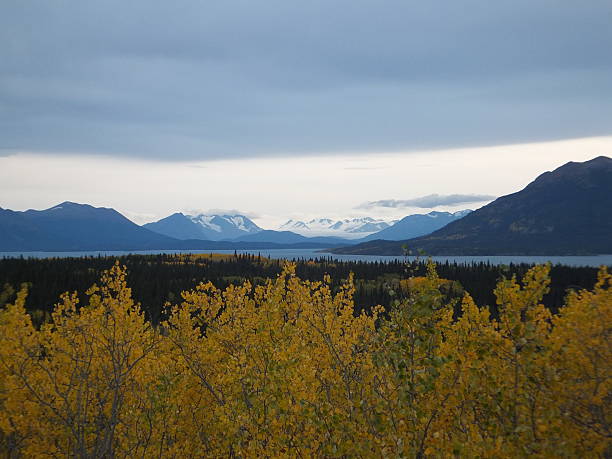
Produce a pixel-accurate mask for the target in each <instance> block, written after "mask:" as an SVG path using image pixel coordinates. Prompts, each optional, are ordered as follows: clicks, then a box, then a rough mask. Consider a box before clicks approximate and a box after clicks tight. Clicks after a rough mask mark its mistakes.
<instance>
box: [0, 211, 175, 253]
mask: <svg viewBox="0 0 612 459" xmlns="http://www.w3.org/2000/svg"><path fill="white" fill-rule="evenodd" d="M0 236H1V237H0V250H3V251H22V250H47V251H55V250H61V251H63V250H109V249H112V250H127V249H135V248H142V249H147V248H157V247H159V246H164V245H168V244H170V243H172V242H173V241H174V240H173V239H172V238H169V237H166V236H162V235H160V234H156V233H154V232H152V231H149V230H147V229H145V228H142V227H140V226H138V225H136V224H135V223H133V222H131V221H130V220H128V219H127V218H125V217H124V216H123V215H121V214H120V213H119V212H117V211H116V210H114V209H107V208H102V207H92V206H90V205H87V204H76V203H73V202H64V203H62V204H59V205H57V206H54V207H51V208H50V209H46V210H28V211H25V212H13V211H7V210H3V211H2V212H1V213H0Z"/></svg>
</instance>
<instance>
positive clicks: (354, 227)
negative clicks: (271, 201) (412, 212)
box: [278, 217, 397, 239]
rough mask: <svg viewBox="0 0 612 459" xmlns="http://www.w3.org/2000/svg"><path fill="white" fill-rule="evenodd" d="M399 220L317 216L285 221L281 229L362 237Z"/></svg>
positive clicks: (347, 237) (323, 234) (299, 232)
mask: <svg viewBox="0 0 612 459" xmlns="http://www.w3.org/2000/svg"><path fill="white" fill-rule="evenodd" d="M396 222H397V220H392V221H385V220H380V219H374V218H371V217H360V218H351V219H348V218H345V219H342V220H340V219H331V218H315V219H312V220H309V221H307V222H304V221H301V220H288V221H287V222H285V223H283V224H282V225H281V226H280V227H279V228H278V230H279V231H292V232H294V233H297V234H301V235H302V236H306V237H315V236H335V237H341V238H345V239H360V238H363V237H364V236H366V235H369V234H373V233H376V232H378V231H381V230H384V229H386V228H389V227H390V226H392V225H394V224H395V223H396Z"/></svg>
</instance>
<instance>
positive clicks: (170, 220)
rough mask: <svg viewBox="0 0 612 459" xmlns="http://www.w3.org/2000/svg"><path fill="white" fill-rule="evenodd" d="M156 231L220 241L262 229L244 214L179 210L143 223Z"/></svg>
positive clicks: (174, 235) (181, 237)
mask: <svg viewBox="0 0 612 459" xmlns="http://www.w3.org/2000/svg"><path fill="white" fill-rule="evenodd" d="M143 226H144V227H145V228H147V229H150V230H151V231H155V232H156V233H160V234H165V235H166V236H170V237H174V238H177V239H205V240H209V241H221V240H224V239H235V238H237V237H240V236H244V235H247V234H253V233H258V232H259V231H262V229H261V228H260V227H259V226H257V225H256V224H255V223H254V222H253V221H252V220H250V219H249V218H248V217H245V216H244V215H206V214H200V215H184V214H182V213H180V212H178V213H175V214H172V215H170V216H169V217H166V218H162V219H161V220H159V221H157V222H154V223H147V224H146V225H143Z"/></svg>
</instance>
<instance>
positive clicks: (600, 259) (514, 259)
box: [0, 249, 612, 266]
mask: <svg viewBox="0 0 612 459" xmlns="http://www.w3.org/2000/svg"><path fill="white" fill-rule="evenodd" d="M213 252H215V253H228V254H233V253H234V251H233V250H214V251H213ZM237 252H238V253H252V254H255V255H257V254H261V256H265V257H270V258H286V259H288V260H293V259H309V258H321V257H324V258H333V259H335V260H343V261H369V262H375V261H392V260H406V257H400V256H383V255H333V254H329V253H321V252H318V251H317V250H312V249H293V250H290V249H287V250H285V249H276V250H237ZM158 253H211V250H189V251H185V250H135V251H131V252H124V251H112V250H111V251H93V252H0V258H2V257H8V258H16V257H21V256H23V257H24V258H53V257H57V258H67V257H86V256H87V257H91V256H93V257H97V256H109V257H115V256H121V255H129V254H138V255H154V254H158ZM408 259H413V257H408ZM432 259H433V260H434V261H436V262H445V261H449V262H451V263H452V262H457V263H462V264H471V263H479V262H481V261H484V262H489V263H491V264H493V265H507V264H510V263H546V262H549V261H550V262H551V263H553V264H562V265H567V266H601V265H607V266H612V255H593V256H576V257H554V256H551V257H547V256H478V257H467V256H461V257H459V256H456V257H453V256H449V257H432Z"/></svg>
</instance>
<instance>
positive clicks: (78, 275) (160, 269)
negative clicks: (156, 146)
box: [0, 254, 597, 323]
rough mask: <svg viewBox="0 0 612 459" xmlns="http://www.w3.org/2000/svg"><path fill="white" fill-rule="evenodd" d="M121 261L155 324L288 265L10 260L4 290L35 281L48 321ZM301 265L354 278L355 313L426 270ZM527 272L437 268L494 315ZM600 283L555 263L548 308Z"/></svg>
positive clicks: (336, 278)
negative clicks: (505, 286)
mask: <svg viewBox="0 0 612 459" xmlns="http://www.w3.org/2000/svg"><path fill="white" fill-rule="evenodd" d="M117 259H118V260H119V261H120V263H121V264H122V265H125V266H127V268H128V271H129V282H130V286H131V287H132V291H133V295H134V298H135V300H137V301H138V302H140V303H141V304H142V307H143V309H144V311H145V315H146V317H147V318H148V319H150V320H152V321H153V322H154V323H157V322H159V320H160V319H162V317H163V310H164V304H165V303H166V302H171V303H174V302H179V301H180V292H182V291H185V290H189V289H191V288H193V287H194V286H195V285H196V284H198V283H199V282H201V281H211V282H212V283H213V284H214V285H216V286H217V287H219V288H222V289H224V288H226V287H227V286H228V285H230V284H234V285H235V284H241V283H242V282H243V281H244V280H249V281H251V282H252V283H253V284H255V285H257V284H261V283H263V281H264V279H267V278H274V277H275V276H276V275H278V274H279V273H280V272H281V271H282V267H283V263H284V262H283V260H275V259H268V258H265V257H261V256H258V255H252V254H238V255H216V254H215V255H212V254H211V255H208V254H200V255H174V254H158V255H127V256H122V257H102V256H100V257H80V258H46V259H34V258H27V259H26V258H4V259H0V287H1V286H2V285H5V284H8V285H10V286H12V287H13V288H14V289H18V287H19V286H20V285H21V284H22V283H28V284H30V286H29V295H28V299H27V304H26V307H27V309H28V310H30V311H35V310H38V311H40V312H39V314H42V315H43V316H44V315H47V314H49V313H50V312H51V311H52V310H53V305H54V304H56V303H57V302H58V299H59V296H60V295H61V294H62V293H64V292H66V291H71V292H72V291H78V292H84V291H85V290H86V289H87V288H88V287H89V286H91V285H92V284H93V283H95V282H96V280H97V279H99V277H100V274H101V272H102V271H103V270H106V269H109V268H110V267H111V266H112V265H113V264H114V262H115V260H117ZM295 261H296V273H297V275H298V276H299V277H300V278H302V279H305V280H313V281H314V280H320V279H321V278H322V277H323V275H324V274H329V275H330V276H331V278H332V279H333V285H332V287H333V288H339V286H340V284H341V282H342V280H343V279H346V278H348V276H349V274H350V273H351V272H352V273H354V275H355V287H356V291H355V298H354V300H355V309H356V312H357V313H359V312H360V311H362V310H366V311H367V310H370V309H371V307H373V306H374V305H378V304H380V305H382V306H384V307H385V308H388V307H389V305H390V303H391V301H392V299H393V298H392V296H393V291H394V290H397V284H398V281H399V279H401V278H405V277H407V276H408V275H409V274H410V275H416V276H418V275H423V274H424V273H425V271H426V262H425V261H420V262H415V263H411V264H407V263H406V262H404V261H401V260H398V261H390V262H362V261H336V260H331V259H329V258H324V257H321V258H319V259H314V260H295ZM529 267H530V265H528V264H511V265H509V266H499V265H492V264H489V263H482V262H481V263H475V264H471V265H464V264H458V263H449V262H446V263H440V264H437V271H438V274H439V275H440V277H441V278H443V279H449V280H452V281H457V282H459V283H460V284H461V286H462V287H463V288H464V289H465V290H466V291H467V292H469V293H470V295H471V296H472V297H473V298H474V300H475V302H476V303H477V304H478V305H480V306H485V305H487V306H489V307H490V308H491V312H492V314H493V316H497V310H496V306H495V297H494V295H493V289H494V287H495V285H496V283H497V282H498V281H499V280H500V278H502V276H505V277H511V276H512V275H516V276H517V277H519V278H520V277H522V276H523V275H524V274H525V272H527V270H528V269H529ZM596 278H597V269H596V268H590V267H569V266H562V265H556V266H553V267H552V269H551V286H550V292H549V293H548V294H547V295H546V296H545V297H544V300H543V303H544V305H545V306H547V307H548V308H549V309H551V310H552V311H553V312H556V311H557V309H558V307H559V305H561V304H562V303H563V299H564V297H565V295H566V293H567V290H568V289H581V288H583V289H591V288H593V285H594V284H595V281H596ZM81 295H82V293H81Z"/></svg>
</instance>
